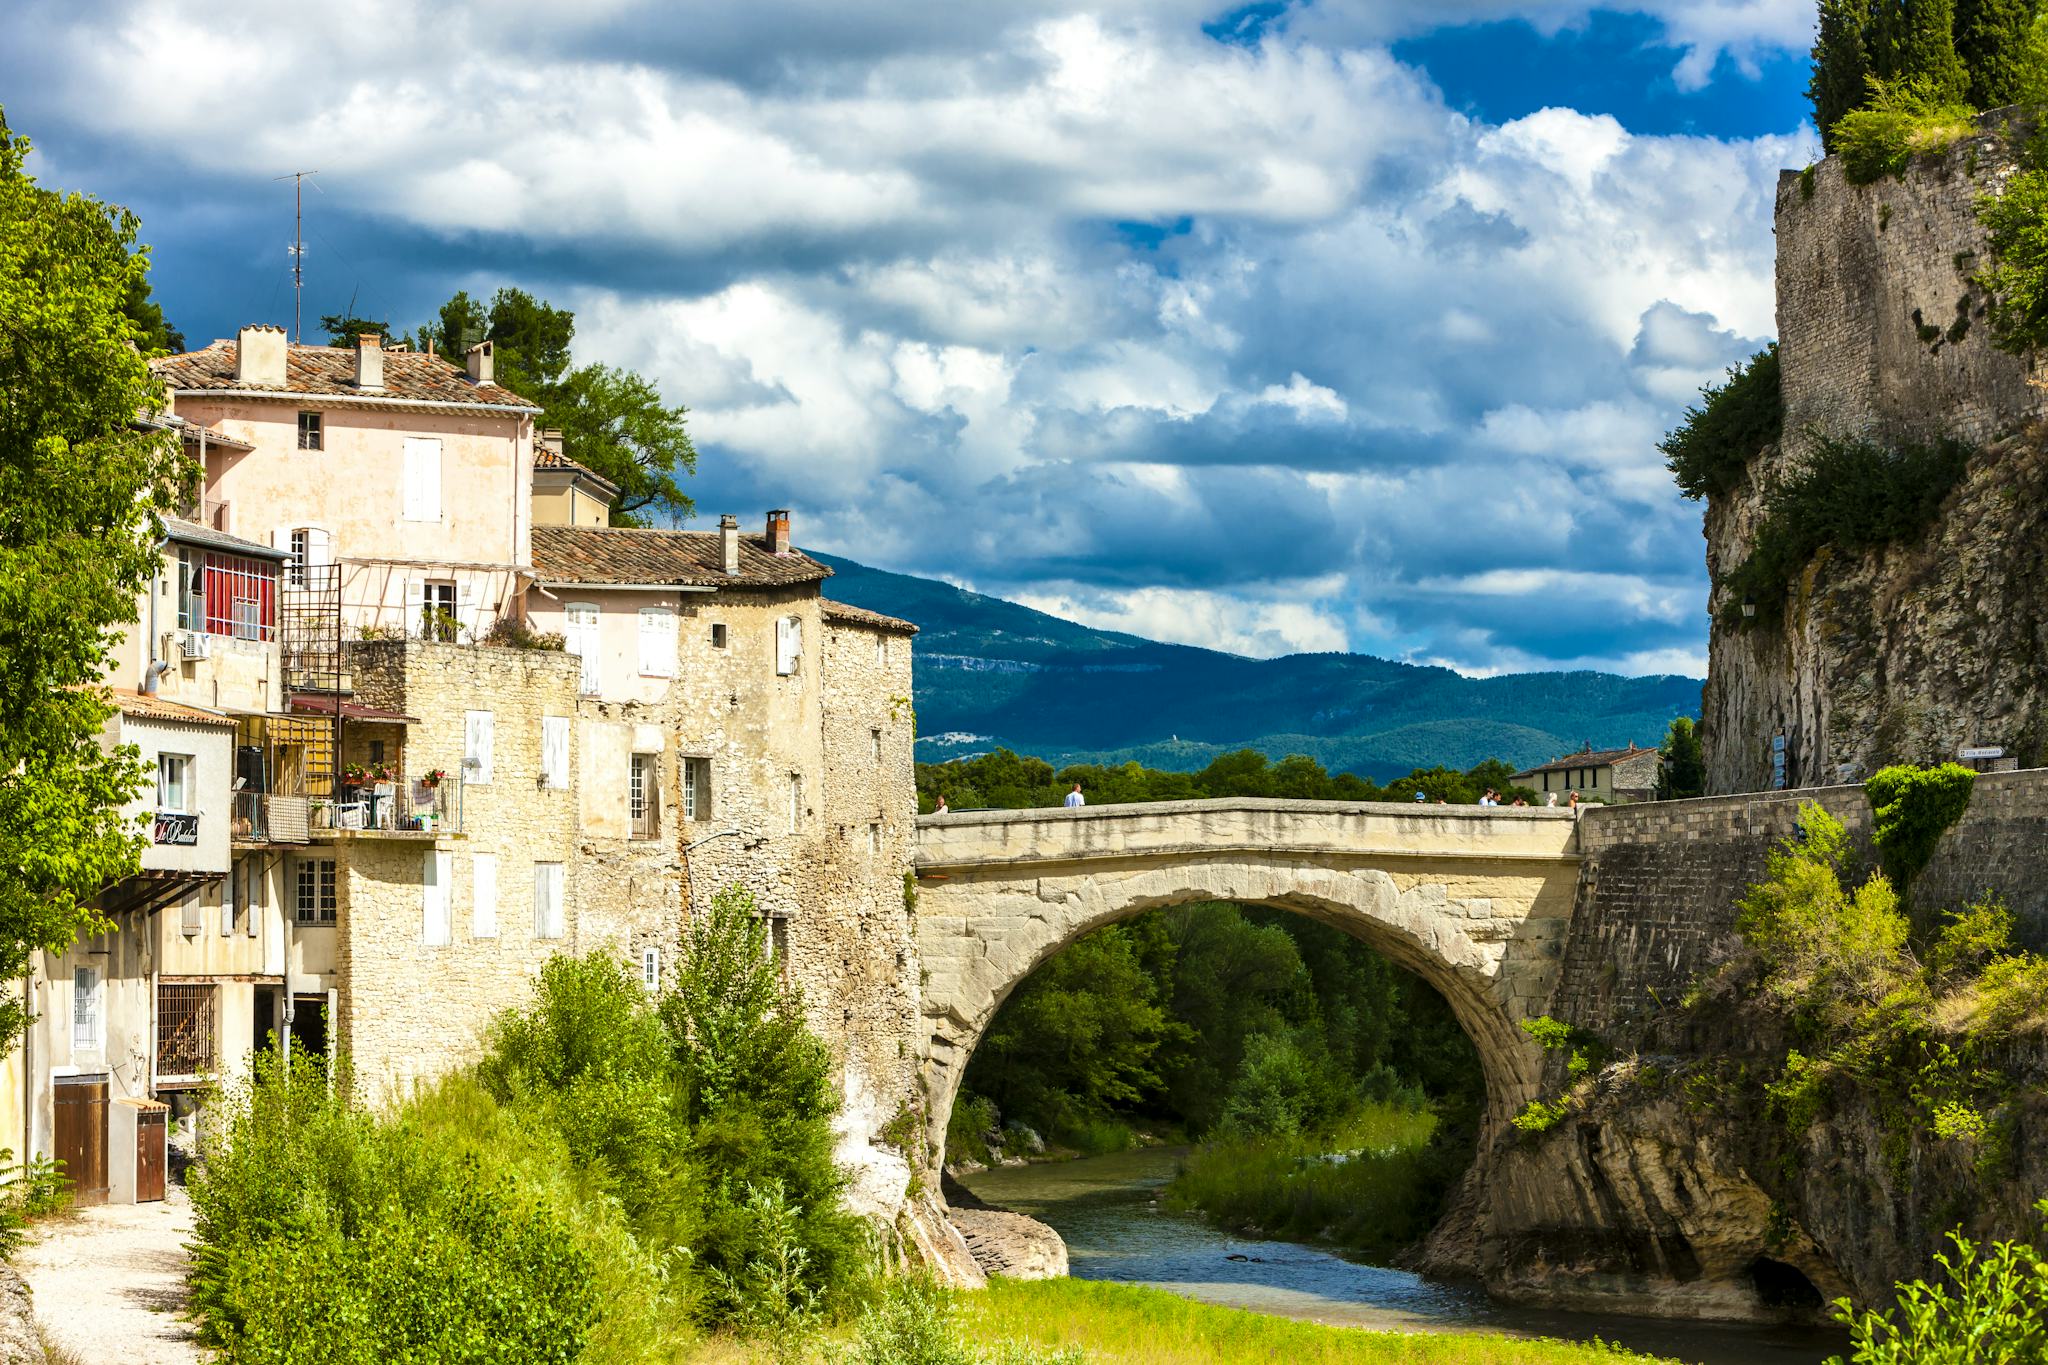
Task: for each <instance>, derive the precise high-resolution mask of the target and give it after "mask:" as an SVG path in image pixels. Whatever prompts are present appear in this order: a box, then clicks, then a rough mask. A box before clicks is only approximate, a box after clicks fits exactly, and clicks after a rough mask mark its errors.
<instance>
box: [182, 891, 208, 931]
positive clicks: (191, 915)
mask: <svg viewBox="0 0 2048 1365" xmlns="http://www.w3.org/2000/svg"><path fill="white" fill-rule="evenodd" d="M204 918H205V912H204V910H203V908H202V907H201V906H200V903H199V893H198V892H197V891H194V892H192V893H191V894H190V895H187V896H186V897H185V898H184V899H182V900H180V901H179V902H178V932H179V933H181V934H183V935H184V936H185V937H186V938H191V937H192V936H193V935H194V934H197V933H198V932H199V929H200V921H201V920H202V919H204Z"/></svg>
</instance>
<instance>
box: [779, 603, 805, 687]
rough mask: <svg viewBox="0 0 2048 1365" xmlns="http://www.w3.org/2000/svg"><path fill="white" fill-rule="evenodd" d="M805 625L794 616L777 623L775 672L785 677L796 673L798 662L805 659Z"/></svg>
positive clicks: (786, 617)
mask: <svg viewBox="0 0 2048 1365" xmlns="http://www.w3.org/2000/svg"><path fill="white" fill-rule="evenodd" d="M803 630H804V623H803V622H802V621H799V620H798V619H797V618H796V617H794V616H785V617H783V618H782V619H781V620H779V621H777V622H776V623H775V671H776V672H777V673H780V674H782V675H783V676H784V677H787V676H788V675H790V674H792V673H794V672H796V666H797V660H798V659H800V658H801V657H803V641H804V635H803Z"/></svg>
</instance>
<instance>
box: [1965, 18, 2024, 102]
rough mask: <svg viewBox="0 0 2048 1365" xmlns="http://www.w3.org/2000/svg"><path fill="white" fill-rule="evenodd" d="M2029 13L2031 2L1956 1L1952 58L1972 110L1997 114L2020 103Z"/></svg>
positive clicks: (2022, 91) (2022, 89)
mask: <svg viewBox="0 0 2048 1365" xmlns="http://www.w3.org/2000/svg"><path fill="white" fill-rule="evenodd" d="M2033 10H2034V6H2033V4H2032V3H2030V0H1956V27H1955V35H1956V55H1957V56H1958V57H1960V58H1961V59H1962V62H1963V66H1964V67H1965V69H1966V70H1967V71H1968V72H1969V91H1968V98H1969V101H1970V103H1971V104H1973V105H1975V106H1976V107H1977V108H1979V109H1999V108H2003V107H2004V106H2006V105H2008V104H2015V103H2018V102H2019V100H2020V99H2021V98H2022V97H2023V94H2024V90H2025V83H2026V77H2027V58H2028V53H2029V49H2030V42H2031V38H2032V33H2033V26H2034V13H2033Z"/></svg>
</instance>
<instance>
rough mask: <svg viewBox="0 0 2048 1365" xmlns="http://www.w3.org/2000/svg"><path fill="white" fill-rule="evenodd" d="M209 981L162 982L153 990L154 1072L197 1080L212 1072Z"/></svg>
mask: <svg viewBox="0 0 2048 1365" xmlns="http://www.w3.org/2000/svg"><path fill="white" fill-rule="evenodd" d="M218 990H219V988H218V987H216V986H215V985H214V984H213V983H212V982H210V981H165V982H161V983H159V984H158V986H157V988H156V1070H157V1074H158V1075H159V1076H198V1075H202V1074H204V1073H205V1072H208V1071H211V1070H212V1069H213V1039H214V1000H215V997H216V995H217V994H218Z"/></svg>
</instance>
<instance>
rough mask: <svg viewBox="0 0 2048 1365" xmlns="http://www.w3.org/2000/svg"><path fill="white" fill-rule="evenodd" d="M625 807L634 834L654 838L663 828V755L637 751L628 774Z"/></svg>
mask: <svg viewBox="0 0 2048 1365" xmlns="http://www.w3.org/2000/svg"><path fill="white" fill-rule="evenodd" d="M626 806H627V810H628V813H629V814H630V815H631V816H632V817H633V837H634V838H635V839H652V838H653V837H654V836H655V835H656V834H657V833H659V832H660V828H661V756H660V755H659V754H634V755H633V762H632V768H631V771H630V772H629V773H628V774H627V777H626Z"/></svg>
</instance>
